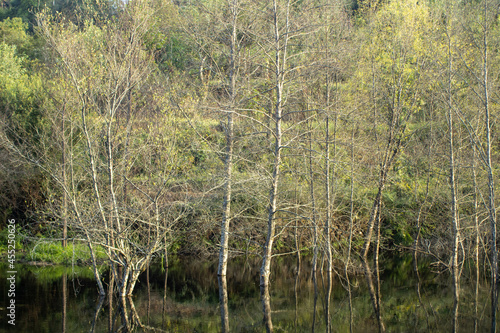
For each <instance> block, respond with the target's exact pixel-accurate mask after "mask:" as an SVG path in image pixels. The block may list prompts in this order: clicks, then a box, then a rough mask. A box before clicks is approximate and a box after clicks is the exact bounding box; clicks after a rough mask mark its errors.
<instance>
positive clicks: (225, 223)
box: [217, 0, 238, 276]
mask: <svg viewBox="0 0 500 333" xmlns="http://www.w3.org/2000/svg"><path fill="white" fill-rule="evenodd" d="M237 7H238V1H237V0H233V1H232V2H231V12H232V22H231V25H232V32H231V49H230V71H229V87H230V88H229V98H230V107H229V112H228V114H227V129H226V159H225V162H224V164H225V171H224V177H225V185H224V199H223V200H224V201H223V204H222V223H221V247H220V251H219V268H218V272H217V274H218V275H219V276H226V271H227V259H228V245H229V225H230V221H231V183H232V168H233V145H234V119H233V117H234V107H235V94H236V59H235V58H236V53H237V49H236V47H237V45H236V30H237V18H238V8H237Z"/></svg>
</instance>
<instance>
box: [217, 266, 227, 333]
mask: <svg viewBox="0 0 500 333" xmlns="http://www.w3.org/2000/svg"><path fill="white" fill-rule="evenodd" d="M218 278H219V303H220V318H221V324H222V325H221V327H222V332H223V333H228V332H229V307H228V298H227V281H226V277H225V276H221V275H219V277H218Z"/></svg>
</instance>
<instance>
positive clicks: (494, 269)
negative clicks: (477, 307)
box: [482, 1, 498, 333]
mask: <svg viewBox="0 0 500 333" xmlns="http://www.w3.org/2000/svg"><path fill="white" fill-rule="evenodd" d="M483 14H484V24H483V28H484V33H483V48H484V49H483V82H482V86H483V88H484V91H483V93H484V96H483V98H484V101H483V102H484V113H485V117H484V118H485V126H486V170H487V173H488V213H489V220H490V229H491V239H490V242H491V332H492V333H493V332H496V313H497V307H498V253H497V225H496V209H495V182H494V177H493V166H492V162H491V146H492V143H491V121H490V103H489V84H490V83H489V76H488V75H489V74H488V65H489V64H488V61H489V59H488V47H489V46H488V22H487V17H488V6H487V1H484V13H483Z"/></svg>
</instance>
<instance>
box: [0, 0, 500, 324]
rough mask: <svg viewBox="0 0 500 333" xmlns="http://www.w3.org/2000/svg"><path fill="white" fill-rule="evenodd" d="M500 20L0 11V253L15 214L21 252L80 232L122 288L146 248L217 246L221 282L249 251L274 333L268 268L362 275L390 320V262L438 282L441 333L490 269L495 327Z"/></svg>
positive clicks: (155, 251)
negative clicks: (305, 267) (465, 292)
mask: <svg viewBox="0 0 500 333" xmlns="http://www.w3.org/2000/svg"><path fill="white" fill-rule="evenodd" d="M499 11H500V7H499V6H498V4H497V3H496V2H494V1H491V0H464V1H452V0H424V1H422V0H420V1H417V0H273V1H261V0H197V1H194V0H175V1H148V0H130V1H112V0H78V1H70V0H54V1H34V0H12V1H8V0H7V1H2V3H1V5H0V20H1V22H0V151H1V152H0V159H1V163H0V166H1V167H0V183H1V186H0V197H1V198H2V200H0V205H1V209H0V216H1V220H0V229H1V231H0V239H1V242H0V243H1V245H0V247H1V248H2V251H6V249H7V246H6V244H7V234H8V228H7V226H8V221H9V220H15V221H16V223H17V225H16V227H17V233H18V235H19V237H18V244H17V247H18V248H19V249H23V248H25V249H29V248H33V247H35V246H38V245H39V244H42V243H43V244H46V243H52V244H53V243H57V244H60V246H61V247H67V246H70V245H71V246H74V244H82V245H84V246H85V247H86V248H87V252H86V253H87V254H88V258H85V260H84V262H85V263H86V264H88V265H89V266H90V267H91V268H92V272H93V276H94V278H95V281H96V284H97V290H98V292H99V294H102V295H104V294H106V291H105V286H104V285H103V282H102V280H103V279H102V274H103V272H104V271H105V270H109V272H110V274H111V275H112V276H113V283H112V286H111V289H110V290H112V291H113V292H115V293H116V294H117V295H119V296H121V297H126V296H130V295H132V294H133V292H134V288H135V286H136V283H137V281H138V279H139V277H140V275H141V274H142V273H143V272H145V271H146V270H147V269H148V267H149V266H150V264H151V263H152V262H154V261H155V260H156V261H158V260H160V261H161V260H164V261H165V262H166V263H167V265H168V257H169V256H172V255H185V256H193V257H197V258H209V257H215V258H218V271H217V276H219V282H221V281H222V284H225V283H226V275H227V267H228V264H229V265H230V264H231V260H232V259H233V258H237V257H240V256H255V257H257V258H259V260H260V261H259V262H260V267H261V268H260V273H259V281H258V283H259V286H260V295H261V300H262V308H263V316H264V323H265V326H266V330H267V331H268V332H271V331H273V323H272V320H271V303H270V290H272V288H273V285H272V276H271V268H272V265H273V262H274V261H273V260H274V258H276V257H279V256H296V257H297V258H298V260H299V261H300V260H301V259H300V258H303V260H310V261H311V270H312V272H313V274H315V272H317V271H321V272H325V274H326V276H327V278H328V279H329V280H328V281H331V279H332V275H341V276H345V279H346V280H347V281H349V274H350V273H357V274H364V275H365V276H366V281H367V285H368V288H369V290H370V294H371V295H372V298H371V302H372V304H371V306H372V308H373V312H374V316H375V317H376V318H377V323H378V324H377V325H378V330H379V331H381V332H382V331H384V330H385V327H384V323H383V321H382V316H381V307H380V299H379V297H380V283H381V282H380V274H379V271H380V268H379V265H380V260H382V258H390V257H391V256H393V255H394V254H401V253H404V254H408V255H411V256H412V258H413V262H414V263H413V265H415V267H417V266H418V260H421V259H423V258H428V259H429V258H430V260H432V262H433V263H434V265H436V267H439V270H440V271H442V272H445V274H448V275H449V276H450V278H451V280H450V281H452V284H453V286H452V288H453V295H454V302H453V306H452V309H451V311H452V312H453V313H454V318H455V319H454V322H453V328H454V330H455V328H456V327H458V318H459V313H460V308H459V304H460V302H459V299H460V289H461V274H462V271H463V269H464V267H473V269H472V271H473V272H474V278H473V279H472V281H473V283H476V285H477V284H479V280H480V279H483V278H484V277H485V278H486V279H487V280H488V281H490V286H489V288H490V290H489V293H490V300H489V302H490V305H489V307H490V309H491V312H490V313H489V314H488V315H489V316H491V322H490V323H491V332H496V310H497V302H498V284H497V282H498V281H499V276H498V275H499V272H498V260H499V259H498V249H497V240H498V238H499V237H498V236H497V209H498V208H497V206H498V204H499V202H498V199H497V197H498V195H499V193H498V192H499V187H498V185H497V183H498V174H499V171H500V170H499V168H500V164H499V160H500V139H499V136H498V132H497V130H498V126H499V97H500V72H499V70H500V18H499V14H500V12H499ZM39 248H41V247H39ZM217 276H214V277H213V278H214V279H217ZM328 288H329V289H328ZM221 290H222V289H221ZM330 293H331V283H328V287H327V291H326V296H325V297H326V299H328V300H329V299H330ZM476 293H477V288H476ZM221 297H222V298H225V299H226V300H227V298H228V294H227V291H226V292H225V293H223V292H221ZM229 297H230V296H229ZM476 301H477V298H476ZM224 310H225V311H226V312H227V308H226V309H224V308H222V309H221V311H223V312H224ZM476 311H477V307H476ZM327 312H328V309H327ZM221 318H222V319H221V320H222V322H223V324H222V328H223V329H225V331H229V326H225V323H224V318H225V317H224V315H222V317H221ZM226 319H227V318H226ZM325 320H326V321H327V324H326V327H327V331H330V326H331V325H330V324H329V322H328V320H329V316H326V317H325ZM227 325H229V324H228V323H227Z"/></svg>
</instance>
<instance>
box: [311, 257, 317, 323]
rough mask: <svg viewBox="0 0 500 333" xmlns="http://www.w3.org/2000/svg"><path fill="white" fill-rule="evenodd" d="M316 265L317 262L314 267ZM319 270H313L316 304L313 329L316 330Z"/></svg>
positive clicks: (314, 306)
mask: <svg viewBox="0 0 500 333" xmlns="http://www.w3.org/2000/svg"><path fill="white" fill-rule="evenodd" d="M314 266H315V263H314V264H313V268H314ZM317 278H318V271H317V270H315V269H314V270H313V271H312V280H313V285H314V305H313V315H312V327H311V330H312V332H314V329H315V326H316V306H317V304H318V280H317Z"/></svg>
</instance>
